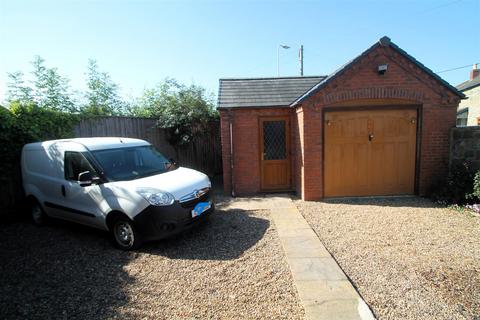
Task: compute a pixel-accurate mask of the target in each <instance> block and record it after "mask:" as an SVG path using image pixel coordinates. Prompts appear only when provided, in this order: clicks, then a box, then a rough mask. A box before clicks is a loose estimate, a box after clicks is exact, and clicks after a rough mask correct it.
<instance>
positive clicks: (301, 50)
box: [298, 44, 303, 77]
mask: <svg viewBox="0 0 480 320" xmlns="http://www.w3.org/2000/svg"><path fill="white" fill-rule="evenodd" d="M298 60H300V76H302V77H303V44H302V45H301V46H300V50H299V51H298Z"/></svg>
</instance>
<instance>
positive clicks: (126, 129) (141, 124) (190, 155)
mask: <svg viewBox="0 0 480 320" xmlns="http://www.w3.org/2000/svg"><path fill="white" fill-rule="evenodd" d="M192 129H193V132H194V139H193V141H192V142H191V143H189V144H187V145H185V146H180V147H174V146H172V145H171V144H170V143H169V142H168V139H167V132H166V130H164V129H161V128H158V127H157V125H156V120H155V119H150V118H133V117H101V118H93V119H87V120H82V121H81V122H80V123H79V124H78V125H77V126H76V127H75V136H76V137H78V138H84V137H107V136H108V137H129V138H139V139H143V140H147V141H149V142H150V143H151V144H152V145H154V146H155V148H157V149H158V150H159V151H160V152H161V153H162V154H163V155H165V156H166V157H167V158H173V159H175V160H176V161H177V162H178V163H179V164H180V165H181V166H183V167H188V168H192V169H196V170H199V171H202V172H204V173H206V174H208V175H209V176H213V175H217V174H220V173H222V158H221V156H222V152H221V144H220V123H219V122H218V121H214V122H210V123H209V124H208V127H207V130H204V129H203V128H200V127H198V126H194V127H193V128H192Z"/></svg>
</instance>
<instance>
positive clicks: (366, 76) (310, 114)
mask: <svg viewBox="0 0 480 320" xmlns="http://www.w3.org/2000/svg"><path fill="white" fill-rule="evenodd" d="M380 64H388V71H387V72H386V73H385V74H384V75H379V74H378V73H377V66H378V65H380ZM458 101H459V99H458V97H457V96H455V95H454V94H453V93H452V92H450V91H448V90H447V89H446V88H445V87H444V86H443V85H441V84H440V83H439V82H438V81H437V80H435V79H433V78H432V77H431V76H429V75H427V74H426V73H425V72H424V71H422V70H421V69H419V68H418V67H417V66H415V65H414V64H413V63H411V62H410V61H408V60H407V59H405V58H404V57H403V56H401V55H400V54H398V53H397V52H396V51H395V50H393V49H391V48H390V47H379V48H377V49H375V50H373V51H372V52H370V53H369V54H367V55H366V56H365V57H363V58H361V59H360V60H359V61H358V62H357V63H355V65H353V66H352V67H351V68H349V69H347V70H346V71H345V72H344V73H343V74H341V75H339V76H338V77H337V78H336V79H334V80H332V81H330V82H329V83H328V85H327V86H326V87H324V88H323V89H321V90H319V91H318V92H317V93H316V94H314V95H313V96H311V97H310V98H309V99H307V100H306V101H304V102H303V105H302V108H303V113H304V117H303V119H304V121H303V127H304V128H303V129H304V132H305V134H304V145H303V149H304V168H303V169H304V172H305V175H304V188H303V190H301V193H300V195H301V197H302V199H304V200H317V199H321V198H322V197H323V157H322V156H323V155H322V145H323V141H322V130H323V118H322V117H323V111H324V109H325V108H329V109H332V110H333V109H345V108H352V109H354V108H356V107H359V106H372V105H378V106H382V105H398V104H412V105H421V110H422V118H421V119H422V120H421V121H422V123H421V129H420V132H419V133H418V134H420V136H421V142H420V154H419V162H420V163H419V176H418V192H419V193H420V194H425V193H426V192H427V191H428V189H429V188H430V187H431V186H432V185H433V184H435V182H436V181H437V180H438V179H439V178H440V177H442V176H443V175H444V174H445V173H446V172H447V168H448V138H449V130H450V128H452V127H454V126H455V118H456V107H457V105H458Z"/></svg>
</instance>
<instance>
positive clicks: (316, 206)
mask: <svg viewBox="0 0 480 320" xmlns="http://www.w3.org/2000/svg"><path fill="white" fill-rule="evenodd" d="M295 204H296V205H297V207H298V208H299V209H300V211H301V212H302V214H303V215H304V217H305V218H306V219H307V221H308V222H309V223H310V225H312V227H313V228H314V229H315V231H316V232H317V234H318V235H319V237H320V238H321V240H322V241H323V242H324V244H325V246H326V247H327V249H328V250H330V252H331V253H332V254H333V255H334V257H335V258H336V259H337V261H338V263H339V264H340V266H341V267H342V268H343V269H344V271H345V272H346V274H347V275H348V276H349V277H350V278H351V280H352V281H353V282H354V284H355V285H356V286H357V288H358V289H359V291H360V293H361V294H362V296H363V297H364V298H365V300H366V302H367V303H368V304H369V305H370V306H371V307H372V309H373V311H374V312H375V313H376V315H377V317H378V318H380V319H480V218H479V217H474V216H472V215H471V214H469V213H467V212H458V211H454V210H451V209H446V208H443V207H439V206H437V205H435V204H434V203H432V202H431V201H429V200H427V199H422V198H414V197H409V198H384V199H351V200H350V199H349V200H344V199H343V200H340V199H337V200H329V201H326V202H304V201H300V200H297V201H295Z"/></svg>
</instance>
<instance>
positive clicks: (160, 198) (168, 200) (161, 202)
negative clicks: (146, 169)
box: [137, 188, 175, 206]
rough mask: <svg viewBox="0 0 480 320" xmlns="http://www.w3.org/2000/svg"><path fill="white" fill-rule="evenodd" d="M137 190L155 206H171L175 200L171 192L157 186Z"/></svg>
mask: <svg viewBox="0 0 480 320" xmlns="http://www.w3.org/2000/svg"><path fill="white" fill-rule="evenodd" d="M137 192H138V193H139V194H140V195H141V196H142V197H144V198H145V200H147V201H148V203H150V204H151V205H154V206H169V205H171V204H172V203H173V202H174V201H175V198H174V197H173V195H172V194H171V193H168V192H166V191H162V190H158V189H155V188H138V189H137Z"/></svg>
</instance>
